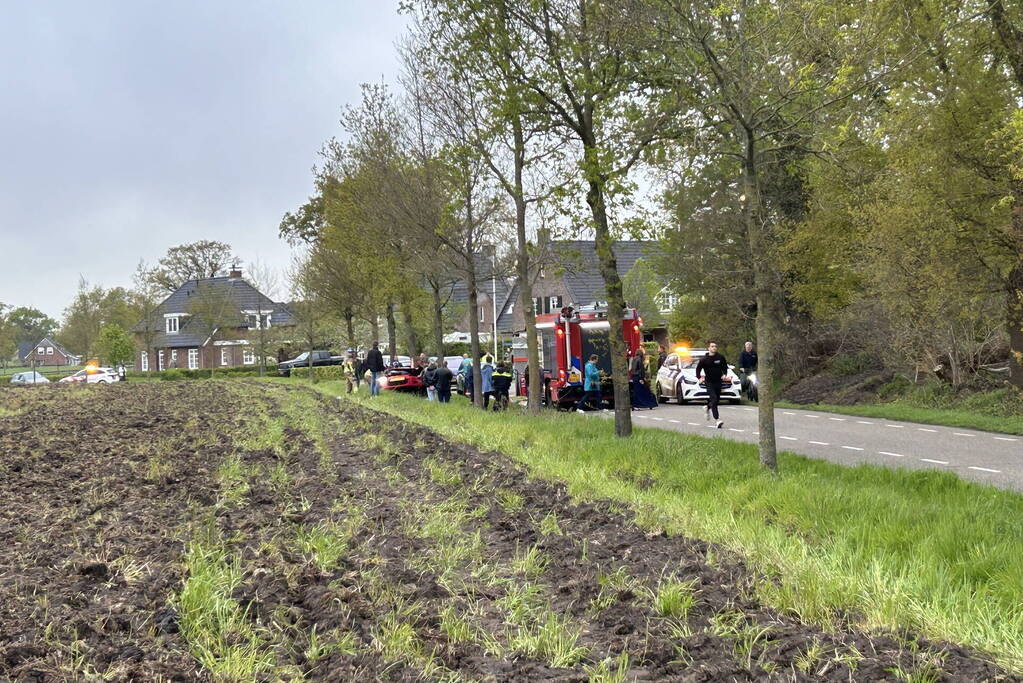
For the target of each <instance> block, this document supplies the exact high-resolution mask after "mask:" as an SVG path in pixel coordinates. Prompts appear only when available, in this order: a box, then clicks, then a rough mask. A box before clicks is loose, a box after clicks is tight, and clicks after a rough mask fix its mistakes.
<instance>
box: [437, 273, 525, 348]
mask: <svg viewBox="0 0 1023 683" xmlns="http://www.w3.org/2000/svg"><path fill="white" fill-rule="evenodd" d="M475 261H476V298H477V302H476V303H477V310H476V311H469V310H468V304H469V286H468V283H467V282H466V281H465V280H459V281H457V282H454V283H453V284H452V285H451V289H450V292H449V295H448V302H449V305H454V306H464V307H466V311H465V312H464V314H463V315H462V318H461V320H459V322H458V324H457V325H456V327H455V331H454V333H452V334H449V335H447V337H446V341H467V340H468V333H469V317H470V316H472V315H475V316H476V319H477V320H478V321H479V329H480V336H481V337H482V338H483V339H484V340H489V339H490V336H491V334H492V333H493V329H494V319H495V317H497V316H500V314H501V311H503V310H504V309H505V308H506V307H507V305H508V297H509V296H511V294H512V291H513V286H514V282H513V280H512V279H511V278H509V277H508V274H507V273H506V272H505V269H504V268H503V267H502V266H503V264H502V263H501V262H500V261H498V260H497V259H496V258H495V257H494V254H493V253H487V254H479V255H477V257H476V259H475Z"/></svg>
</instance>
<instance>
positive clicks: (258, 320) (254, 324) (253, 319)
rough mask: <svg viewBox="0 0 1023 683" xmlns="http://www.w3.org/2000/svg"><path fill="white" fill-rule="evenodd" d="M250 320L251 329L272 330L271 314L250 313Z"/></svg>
mask: <svg viewBox="0 0 1023 683" xmlns="http://www.w3.org/2000/svg"><path fill="white" fill-rule="evenodd" d="M246 317H247V318H248V320H249V329H251V330H260V329H269V328H270V314H269V313H250V314H248V316H246Z"/></svg>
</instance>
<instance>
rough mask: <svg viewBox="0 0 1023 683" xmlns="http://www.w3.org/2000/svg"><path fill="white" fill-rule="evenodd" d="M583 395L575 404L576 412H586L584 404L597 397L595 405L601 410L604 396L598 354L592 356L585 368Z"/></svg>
mask: <svg viewBox="0 0 1023 683" xmlns="http://www.w3.org/2000/svg"><path fill="white" fill-rule="evenodd" d="M583 378H584V379H583V396H582V398H580V399H579V402H578V403H576V404H575V412H577V413H584V412H586V411H584V410H583V406H584V405H586V402H587V401H588V400H590V399H591V398H593V399H596V401H595V402H594V404H593V405H595V406H596V407H597V410H600V408H601V406H602V405H603V403H604V398H603V397H602V396H601V395H600V366H598V365H597V354H593V355H592V356H590V362H589V363H587V364H586V367H585V368H584V369H583Z"/></svg>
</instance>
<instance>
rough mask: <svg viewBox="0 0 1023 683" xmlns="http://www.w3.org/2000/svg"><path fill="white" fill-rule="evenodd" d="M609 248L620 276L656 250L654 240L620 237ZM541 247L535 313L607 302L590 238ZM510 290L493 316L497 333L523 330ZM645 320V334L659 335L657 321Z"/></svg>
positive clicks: (523, 321) (522, 319)
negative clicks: (612, 252) (542, 255)
mask: <svg viewBox="0 0 1023 683" xmlns="http://www.w3.org/2000/svg"><path fill="white" fill-rule="evenodd" d="M612 248H613V250H614V255H615V264H616V265H617V270H618V276H619V277H622V278H624V277H625V275H626V273H628V272H629V271H630V270H632V267H633V266H635V265H636V262H637V261H639V260H640V259H641V258H643V257H644V256H648V255H649V254H650V253H651V251H652V250H653V249H656V243H654V242H644V241H637V240H623V241H619V242H615V243H614V246H613V247H612ZM542 249H543V251H544V265H543V267H541V269H540V272H539V273H538V276H537V278H536V280H535V281H534V282H533V310H534V312H536V314H537V315H540V314H544V313H557V312H558V311H560V310H561V309H562V307H564V306H569V305H572V306H577V307H578V306H589V305H593V304H596V303H603V302H606V301H607V292H606V290H605V289H604V279H603V277H601V275H600V263H599V261H598V259H597V248H596V243H595V242H594V241H593V240H565V241H551V242H547V243H546V246H545V247H543V248H542ZM512 290H513V291H512V292H510V293H509V296H508V299H507V301H506V302H505V306H504V308H502V309H501V312H500V314H499V316H498V319H497V330H498V333H499V334H517V333H520V332H523V331H524V330H525V329H526V318H525V314H524V313H523V311H522V310H521V306H519V294H518V285H517V284H516V285H515V286H514V287H513V288H512ZM646 323H647V325H646V327H647V330H646V331H647V333H648V336H650V337H651V338H657V337H658V336H660V335H658V334H657V331H658V330H660V329H663V328H662V326H661V325H660V321H646ZM658 340H659V339H658Z"/></svg>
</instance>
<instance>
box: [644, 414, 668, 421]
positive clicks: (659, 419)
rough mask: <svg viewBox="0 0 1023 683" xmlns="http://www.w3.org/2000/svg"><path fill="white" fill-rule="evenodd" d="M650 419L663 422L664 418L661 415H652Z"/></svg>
mask: <svg viewBox="0 0 1023 683" xmlns="http://www.w3.org/2000/svg"><path fill="white" fill-rule="evenodd" d="M643 417H646V416H645V415H644V416H643ZM650 419H651V420H657V421H658V422H664V418H663V417H652V418H650Z"/></svg>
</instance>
